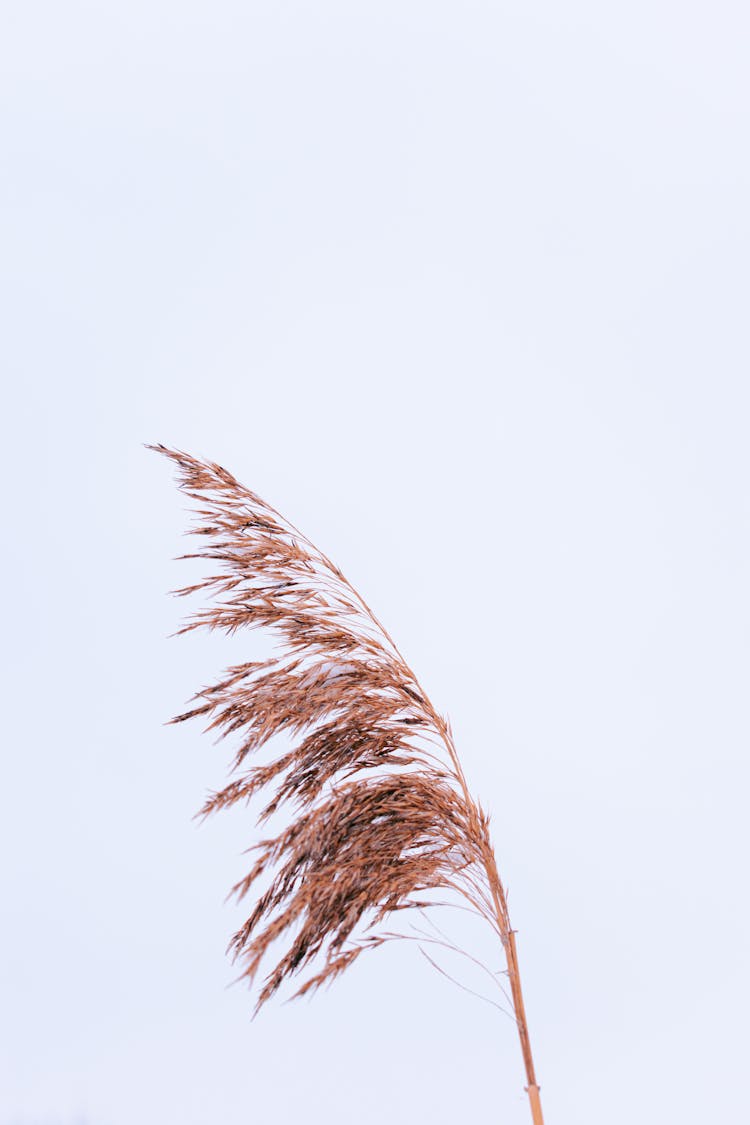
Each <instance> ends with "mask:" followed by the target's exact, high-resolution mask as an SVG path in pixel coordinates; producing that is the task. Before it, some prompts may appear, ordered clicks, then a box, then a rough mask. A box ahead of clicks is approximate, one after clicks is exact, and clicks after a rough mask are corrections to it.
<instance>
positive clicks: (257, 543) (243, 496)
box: [148, 445, 543, 1125]
mask: <svg viewBox="0 0 750 1125" xmlns="http://www.w3.org/2000/svg"><path fill="white" fill-rule="evenodd" d="M148 448H150V449H154V450H155V451H157V452H159V453H163V454H164V455H165V456H167V457H169V458H170V459H171V460H172V461H173V462H174V464H175V465H176V466H177V469H178V472H179V482H180V488H181V489H182V491H183V492H184V493H186V495H187V496H188V497H190V499H191V500H192V501H194V502H195V503H196V504H197V505H198V506H197V508H196V509H195V512H196V515H197V516H198V517H199V519H200V526H198V527H196V528H194V529H193V533H194V534H196V535H198V536H201V537H203V538H204V544H205V545H204V546H203V547H202V549H201V550H198V551H196V552H193V553H191V554H188V555H183V556H181V557H182V558H198V559H209V560H211V561H212V562H214V563H216V564H217V565H218V568H219V571H220V572H219V573H217V574H214V575H212V576H211V577H208V578H205V579H203V580H202V581H200V582H198V583H195V584H193V585H191V586H186V587H184V588H182V589H180V590H177V591H175V592H176V593H177V594H180V595H185V594H192V593H195V592H197V591H206V592H208V593H210V595H211V604H210V605H209V607H208V608H206V609H201V610H199V611H198V612H196V613H194V614H193V615H192V616H191V618H189V620H188V623H187V624H186V625H185V626H184V627H183V628H182V629H181V630H180V632H181V633H185V632H188V631H189V630H192V629H200V628H205V629H221V630H224V631H225V632H227V633H234V632H235V631H236V630H237V629H240V628H242V627H244V626H249V627H251V628H258V627H268V628H270V629H272V630H274V631H275V633H276V634H277V636H279V637H280V638H281V641H282V652H283V655H282V656H280V657H274V658H270V659H268V660H265V661H261V662H256V663H247V664H240V665H237V666H234V667H231V668H229V669H228V670H227V672H226V674H225V677H224V678H223V679H222V680H221V681H220V682H219V683H217V684H215V685H214V686H213V687H208V688H204V689H203V690H202V691H200V692H198V693H197V695H196V696H194V698H193V702H194V703H195V704H196V705H195V706H194V707H192V708H191V709H190V710H189V711H186V712H185V713H184V714H182V715H178V716H177V717H176V718H175V719H173V720H172V722H175V723H179V722H183V721H184V720H185V719H192V718H199V717H202V718H204V719H206V720H208V727H207V729H208V730H216V731H218V732H219V733H220V734H221V736H222V737H223V736H225V735H228V734H231V733H235V732H236V734H237V735H238V737H239V746H238V749H237V751H236V754H235V757H234V762H233V767H232V772H233V774H234V780H232V781H231V782H230V783H229V784H228V785H227V786H226V787H225V788H224V789H222V790H221V791H220V792H218V793H215V794H213V795H212V796H211V797H210V799H209V800H208V801H207V802H206V804H205V805H204V807H203V810H202V813H203V814H204V815H208V814H209V813H212V812H215V811H216V810H218V809H222V808H228V807H230V806H232V805H235V804H237V803H238V802H241V801H247V800H248V799H249V798H251V797H252V796H253V795H254V794H256V793H259V792H261V791H265V792H266V793H269V792H270V799H269V800H268V803H267V804H266V806H265V808H264V809H263V810H262V812H261V814H260V821H261V822H264V821H266V820H267V819H268V818H269V817H270V816H271V815H272V814H273V813H274V812H276V810H277V809H279V807H280V806H282V805H283V804H285V803H287V802H292V803H293V807H294V819H293V820H292V823H291V824H290V825H289V827H287V828H286V829H285V830H283V831H281V832H280V833H279V834H278V835H277V836H275V837H274V838H272V839H268V840H263V841H262V842H261V843H259V844H257V845H256V847H255V849H254V851H255V853H256V858H255V862H254V864H253V865H252V867H251V869H250V871H249V872H248V873H247V875H246V876H245V877H244V878H243V879H242V880H241V881H240V882H239V883H238V884H237V885H236V886H235V887H234V888H233V892H234V893H235V894H236V895H237V897H238V898H239V899H242V898H244V897H245V896H246V895H247V894H248V893H249V892H250V891H251V890H252V889H253V888H254V887H255V885H256V882H257V881H258V880H260V879H261V878H262V877H263V878H265V881H266V883H267V886H266V887H265V889H264V890H263V891H262V892H256V897H255V902H254V905H253V908H252V910H251V912H250V914H249V917H248V918H247V921H246V922H245V923H244V925H243V926H242V927H241V929H240V930H239V931H238V932H237V933H236V934H235V935H234V937H233V938H232V941H231V943H230V949H231V950H232V952H233V954H234V956H235V957H236V958H238V959H239V961H240V962H241V964H242V965H243V970H244V971H243V974H242V975H243V977H246V978H247V979H248V981H250V982H252V981H253V979H254V978H255V976H256V974H257V972H258V969H259V967H260V964H261V962H262V961H263V960H264V958H265V956H266V954H267V953H268V952H269V950H270V948H271V946H272V945H273V944H274V943H275V942H276V941H277V939H286V952H285V953H284V954H283V955H282V956H281V958H280V959H279V960H278V962H277V963H276V965H275V967H274V968H273V969H272V970H271V971H270V972H269V973H268V974H267V976H266V977H265V980H264V981H263V984H262V986H261V989H260V992H259V995H258V999H257V1006H256V1011H257V1008H259V1007H260V1006H261V1005H262V1004H264V1003H265V1002H266V1001H267V1000H268V999H269V998H270V997H271V996H272V995H273V994H274V993H275V992H276V990H277V989H278V988H279V986H280V985H281V984H282V983H283V982H284V981H285V980H286V979H287V978H289V977H291V976H293V975H297V974H301V975H302V976H303V977H304V978H305V979H304V980H303V983H302V984H301V986H300V987H299V988H298V989H297V992H296V993H295V995H296V996H300V995H304V994H305V993H307V992H309V991H310V990H314V989H317V988H319V987H320V986H321V985H322V984H324V983H325V982H328V981H331V980H333V979H334V978H335V977H336V976H338V975H339V974H340V973H342V972H343V971H344V970H345V969H347V968H348V967H349V965H351V964H352V962H353V961H355V960H356V958H357V957H358V956H359V955H360V953H362V952H363V951H364V950H365V949H372V948H374V947H376V946H379V945H382V944H383V942H385V941H388V940H391V939H393V938H399V937H404V935H403V934H397V933H392V932H390V931H388V930H386V929H384V927H383V923H384V922H385V920H386V919H387V917H388V916H389V915H391V914H392V913H393V912H394V911H400V910H405V909H410V908H411V909H422V908H423V907H424V906H425V905H429V904H428V903H427V904H426V903H425V901H424V899H423V898H420V897H419V896H420V894H422V893H424V892H434V891H436V890H444V891H448V892H455V893H457V894H458V895H460V896H462V897H463V900H464V901H465V902H466V903H467V904H468V906H469V908H470V909H471V910H472V911H475V912H476V913H477V914H479V915H480V916H481V917H482V918H484V919H485V920H486V921H487V922H488V923H489V925H490V926H491V927H492V928H493V930H494V931H495V932H496V933H497V935H498V937H499V938H500V941H501V942H502V945H503V948H504V950H505V957H506V961H507V968H508V978H509V982H510V990H511V1000H512V1005H513V1013H514V1019H515V1022H516V1025H517V1028H518V1034H519V1037H520V1041H521V1050H522V1053H523V1060H524V1066H525V1069H526V1079H527V1083H528V1085H527V1087H526V1089H527V1091H528V1094H529V1100H530V1105H531V1113H532V1119H533V1122H534V1125H543V1122H542V1109H541V1102H540V1099H539V1087H538V1086H537V1082H536V1077H535V1074H534V1063H533V1060H532V1055H531V1047H530V1044H529V1035H528V1029H527V1024H526V1015H525V1011H524V1004H523V997H522V994H521V982H520V977H519V972H518V957H517V952H516V941H515V934H514V931H513V930H512V928H511V924H510V918H509V916H508V905H507V900H506V894H505V890H504V888H503V885H502V883H501V881H500V877H499V875H498V871H497V865H496V862H495V855H494V852H493V849H492V844H491V842H490V835H489V819H488V817H487V815H486V814H485V813H484V812H483V810H482V809H481V807H480V806H479V804H477V802H476V801H474V800H473V798H472V797H471V796H470V794H469V791H468V788H467V784H466V779H465V777H464V773H463V770H462V768H461V764H460V762H459V760H458V755H457V753H456V748H455V745H454V742H453V735H452V733H451V729H450V725H449V723H448V721H447V720H446V719H444V718H443V717H442V716H441V715H440V714H438V712H437V711H436V710H435V708H434V707H433V705H432V703H431V702H430V700H429V699H428V698H427V696H426V694H425V692H424V691H423V690H422V688H421V686H420V684H419V682H418V680H417V678H416V676H415V675H414V673H413V672H412V671H411V669H410V668H409V666H408V665H407V664H406V662H405V660H404V658H403V657H402V655H401V653H400V652H399V650H398V648H397V647H396V645H395V644H394V642H393V640H392V639H391V637H390V636H389V634H388V633H387V632H386V630H385V629H384V628H383V626H382V625H381V624H380V622H379V621H378V619H377V618H376V617H375V615H374V614H373V612H372V610H371V609H370V608H369V606H368V605H367V603H366V602H365V601H364V599H363V598H362V597H361V596H360V595H359V594H358V593H357V591H356V590H355V589H354V588H353V587H352V586H351V585H350V583H349V582H348V581H347V579H346V578H345V577H344V575H343V574H342V573H341V571H340V570H339V569H338V567H337V566H335V565H334V564H333V563H332V562H331V561H330V559H328V558H327V557H326V556H325V555H324V554H323V553H322V552H321V551H319V550H318V548H317V547H315V546H314V545H313V544H312V543H311V542H310V541H309V539H307V538H306V536H304V535H303V534H301V532H299V531H298V530H297V529H296V528H295V527H293V526H292V524H290V523H288V522H287V521H286V520H285V519H284V518H283V517H282V516H281V515H280V514H279V513H278V512H277V511H276V510H275V509H274V508H271V507H270V506H269V505H268V504H266V503H265V502H264V501H263V500H261V499H260V497H259V496H256V495H255V493H253V492H250V491H249V490H248V489H247V488H245V487H244V486H243V485H241V484H240V483H239V482H238V481H237V480H235V478H234V477H233V476H232V475H231V474H230V473H228V472H227V471H226V469H223V468H221V466H219V465H216V464H213V463H211V462H206V461H200V460H197V459H196V458H194V457H190V456H189V455H188V454H186V453H181V452H178V451H175V450H171V449H167V448H166V447H165V446H163V445H154V446H149V447H148ZM279 733H281V734H285V735H288V736H289V737H290V738H291V740H292V743H293V748H292V749H291V750H289V751H288V752H286V753H284V754H282V755H281V756H280V757H278V758H277V759H276V760H275V761H273V762H271V763H270V764H268V765H255V766H253V765H249V764H248V762H249V759H250V758H251V755H252V754H253V752H254V751H256V750H257V749H259V748H260V747H261V746H262V745H264V744H265V743H266V742H267V741H268V740H269V739H270V738H272V736H273V735H275V734H279ZM425 940H427V941H429V940H430V939H429V938H427V939H425ZM434 943H435V944H437V945H444V944H446V943H445V942H442V941H439V940H437V939H434ZM449 947H450V948H455V947H454V946H449ZM428 959H429V960H430V961H432V959H431V958H429V957H428ZM432 963H433V964H434V962H432ZM435 967H438V966H435Z"/></svg>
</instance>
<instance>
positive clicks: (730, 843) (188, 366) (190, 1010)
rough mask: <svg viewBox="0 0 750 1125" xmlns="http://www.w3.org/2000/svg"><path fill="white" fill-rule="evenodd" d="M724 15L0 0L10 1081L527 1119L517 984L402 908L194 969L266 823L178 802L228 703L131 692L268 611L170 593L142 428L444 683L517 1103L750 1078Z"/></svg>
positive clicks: (167, 514)
mask: <svg viewBox="0 0 750 1125" xmlns="http://www.w3.org/2000/svg"><path fill="white" fill-rule="evenodd" d="M749 33H750V15H748V9H747V6H746V5H745V4H740V3H739V2H737V3H722V2H721V0H719V2H713V3H711V4H708V3H703V4H695V3H694V4H688V5H685V4H684V3H680V4H678V3H676V2H670V3H667V2H665V0H649V2H648V3H645V2H636V3H628V4H624V3H621V4H615V5H612V4H609V5H602V4H597V3H582V2H578V0H574V2H573V3H569V4H564V5H561V4H559V3H552V2H546V0H545V2H542V3H539V4H535V5H531V6H529V5H523V4H521V5H519V4H514V5H511V4H499V3H488V2H484V3H480V2H475V0H463V2H462V3H460V4H459V3H452V4H448V3H444V2H441V0H430V2H429V3H427V2H419V3H417V2H412V0H398V2H395V0H394V2H391V0H385V2H381V3H378V4H366V5H363V4H352V3H351V2H344V0H340V2H338V3H334V2H331V0H317V2H315V3H309V2H308V3H303V2H301V0H295V2H291V0H289V2H286V0H275V2H274V3H253V2H250V3H242V4H240V3H233V2H228V0H215V2H214V3H212V4H210V5H209V4H207V3H205V2H202V3H198V2H195V0H192V2H191V0H188V2H185V0H183V2H181V3H179V4H178V3H173V2H171V0H169V2H167V0H149V2H148V3H145V2H142V0H135V2H132V3H129V4H95V3H92V2H90V0H89V2H83V0H79V2H69V3H65V4H59V3H49V2H47V3H44V2H34V0H29V2H26V3H24V4H12V3H9V4H7V5H6V6H5V9H4V13H3V18H2V33H1V34H0V138H1V140H2V176H1V178H0V284H2V289H3V292H2V308H3V313H4V315H3V318H2V320H3V328H2V332H1V333H0V363H1V364H2V370H3V374H4V376H5V388H6V389H5V395H4V402H5V410H4V411H3V415H4V427H3V429H4V439H3V453H4V457H5V465H6V469H5V481H6V484H5V489H4V494H5V509H6V510H5V514H4V517H3V519H2V525H3V536H4V543H3V550H2V564H3V574H4V589H5V601H6V625H5V633H6V638H7V643H6V646H5V651H6V670H5V675H4V683H5V687H6V691H7V695H6V700H5V705H4V711H5V716H6V728H7V729H6V738H5V739H4V745H5V749H4V754H3V790H4V794H5V797H4V802H3V805H4V810H3V816H2V821H1V822H0V846H1V848H2V863H1V865H0V911H1V912H2V914H1V917H0V925H1V926H2V948H3V956H2V958H0V997H1V998H2V999H1V1001H0V1125H133V1123H135V1122H137V1123H138V1125H172V1123H174V1125H216V1123H221V1125H265V1123H269V1125H308V1123H309V1125H351V1123H352V1122H357V1123H360V1122H361V1123H362V1125H375V1123H377V1125H381V1123H383V1122H389V1123H394V1125H400V1123H402V1122H404V1123H407V1122H408V1123H422V1122H428V1121H429V1122H430V1123H431V1125H457V1123H459V1122H464V1121H466V1122H469V1121H472V1122H473V1121H487V1122H498V1123H500V1122H502V1123H503V1125H527V1123H528V1120H529V1117H528V1109H527V1104H526V1100H525V1096H524V1093H523V1084H524V1078H523V1069H522V1064H521V1056H520V1051H519V1047H518V1043H517V1040H516V1038H515V1033H514V1028H513V1026H512V1024H511V1023H510V1021H508V1020H507V1019H504V1017H503V1016H501V1015H499V1014H498V1013H497V1012H496V1011H495V1010H494V1009H492V1008H490V1007H489V1006H485V1005H482V1004H481V1003H480V1002H478V1001H476V1000H473V999H472V998H471V997H469V996H466V995H465V994H464V993H462V992H460V991H458V990H456V989H455V988H453V987H452V986H451V985H450V984H449V983H448V982H446V981H444V980H443V979H442V978H440V977H439V976H437V975H436V974H435V973H434V972H433V971H432V970H431V969H430V968H429V966H427V965H426V964H425V963H424V962H423V961H422V960H421V959H420V958H419V956H418V954H417V952H416V951H415V950H413V949H410V948H409V947H407V946H404V947H402V948H397V947H393V948H390V949H387V950H385V951H383V952H377V953H373V954H371V955H370V956H369V957H363V958H362V959H361V960H360V962H359V963H358V965H357V966H356V967H355V968H354V969H353V970H352V971H351V973H350V974H348V975H347V976H346V977H344V978H343V979H341V980H340V981H339V982H338V983H337V984H336V985H335V986H334V987H333V988H332V989H331V990H330V991H329V992H327V993H325V994H322V995H320V996H318V997H317V998H315V999H314V1000H313V1001H311V1002H309V1003H308V1002H303V1003H297V1004H294V1005H283V1004H280V1003H279V1004H274V1005H271V1006H269V1007H268V1008H267V1009H266V1010H265V1011H264V1012H263V1013H262V1015H261V1016H260V1017H259V1018H258V1019H257V1020H256V1021H255V1022H253V1023H251V1022H250V1014H251V1010H252V997H251V996H249V995H248V994H247V993H246V992H245V991H244V990H243V989H242V988H240V987H227V986H228V985H229V983H230V982H231V980H232V979H233V976H234V975H235V971H234V970H233V969H232V967H231V965H230V964H229V962H228V961H227V960H226V958H225V956H224V948H225V945H226V943H227V941H228V939H229V937H230V935H231V933H232V931H233V928H234V927H235V925H236V924H237V922H238V921H239V920H240V917H241V916H240V915H239V914H238V913H237V911H236V908H234V907H232V906H229V905H224V904H223V900H224V896H225V894H226V892H227V891H228V889H229V887H230V886H231V884H232V882H233V881H234V879H235V878H236V877H237V873H238V872H241V871H242V870H243V866H242V865H243V859H242V856H241V855H240V852H241V851H242V849H243V848H246V847H247V846H249V845H250V844H251V843H252V842H253V840H254V839H257V833H256V830H255V828H254V824H253V820H252V817H251V816H250V815H248V814H242V815H238V816H232V817H229V818H228V819H226V820H225V821H223V822H222V821H221V820H218V819H217V820H216V821H215V822H213V823H211V824H208V825H204V826H203V827H199V826H198V825H197V824H196V823H194V822H193V821H192V820H191V817H192V815H193V813H194V812H195V811H196V810H197V809H198V808H199V807H200V805H201V803H202V801H203V799H204V796H205V793H206V791H207V790H208V789H209V788H210V787H212V786H215V785H216V784H217V783H219V782H220V781H221V780H222V779H223V777H224V772H225V768H226V765H227V764H228V760H229V753H230V751H229V749H228V748H227V747H226V746H221V745H220V746H214V745H213V744H212V742H211V739H210V738H208V737H203V736H201V734H200V731H199V729H198V728H197V727H196V729H194V730H193V729H188V728H186V727H180V728H169V727H165V726H163V725H162V724H163V722H164V721H165V720H166V719H168V718H169V717H170V715H172V714H174V713H175V712H176V711H179V710H180V709H181V708H182V705H183V703H184V702H185V700H186V699H187V698H188V697H189V696H190V695H191V694H192V693H193V691H195V690H196V689H197V688H198V687H200V686H201V685H202V684H204V683H206V682H208V681H209V680H210V679H211V677H212V676H213V675H215V674H216V673H217V672H218V671H220V670H221V668H222V667H223V666H224V665H225V664H226V663H229V662H231V661H232V660H234V659H235V658H236V657H237V656H238V654H245V653H247V652H249V651H252V652H256V651H259V650H258V646H259V645H260V644H261V641H260V639H259V638H257V637H255V636H253V637H251V638H243V637H241V636H239V637H237V638H234V639H233V640H232V641H231V642H227V641H226V640H225V639H222V638H218V637H214V638H202V637H191V638H181V639H172V640H168V639H166V638H167V634H169V633H171V632H173V631H174V629H175V628H176V627H177V625H178V622H179V620H180V614H181V611H182V610H183V609H184V608H185V607H184V606H183V605H182V604H181V603H179V602H177V601H175V600H174V599H170V598H168V597H167V596H166V592H167V591H168V590H169V589H170V588H172V587H174V586H177V585H179V584H180V583H181V582H182V581H183V580H184V577H185V576H184V574H183V571H182V569H181V568H180V566H179V565H178V564H177V563H175V562H172V561H171V559H172V558H173V556H175V555H177V554H178V553H180V552H181V551H182V550H183V549H184V545H185V540H183V539H182V538H181V532H182V530H183V528H184V526H185V516H184V514H183V509H184V502H183V501H182V500H181V499H180V498H179V497H178V495H177V493H176V491H175V489H174V487H173V484H172V477H171V472H170V470H169V468H168V466H167V465H166V464H165V463H162V462H160V461H159V460H158V459H157V458H155V457H154V456H153V455H152V454H148V453H146V452H145V451H144V450H143V448H142V445H141V443H142V442H145V441H162V442H165V443H168V444H173V445H176V446H179V447H181V448H184V449H187V450H189V451H190V452H192V453H195V454H197V455H201V456H207V457H210V458H213V459H216V460H218V461H220V462H221V463H222V464H224V465H226V467H227V468H229V469H230V470H231V471H232V472H234V473H235V475H237V476H238V477H239V478H240V479H241V480H242V481H243V482H244V483H246V484H247V485H249V486H250V487H252V488H254V489H255V490H256V491H258V492H260V493H261V495H263V496H265V497H266V498H267V499H268V500H269V501H270V502H271V503H272V504H274V505H275V506H276V507H278V508H279V509H281V510H282V511H283V512H284V513H285V514H287V515H288V516H289V518H290V519H292V520H293V522H294V523H295V524H297V525H298V526H301V527H303V528H304V529H305V530H306V532H307V533H308V534H309V535H310V536H311V537H312V538H313V539H314V540H316V541H317V542H318V544H319V545H320V546H321V547H322V548H323V549H324V550H325V551H326V552H327V553H328V554H329V555H331V556H332V557H333V558H334V559H335V560H336V561H337V562H338V563H339V565H340V566H341V567H342V568H343V569H344V570H345V572H346V573H347V575H348V576H349V577H350V578H351V579H352V580H353V581H354V583H355V584H356V585H357V586H358V587H359V588H360V589H361V591H362V593H363V594H364V596H365V597H366V598H367V600H368V602H370V604H371V605H372V606H373V608H374V609H375V611H376V612H377V613H378V614H379V616H380V617H381V618H382V619H383V620H384V622H385V624H386V625H387V627H388V628H389V630H390V631H391V633H392V634H393V635H394V637H395V638H396V640H397V642H398V644H399V646H400V648H401V649H402V651H404V653H405V655H406V656H407V658H408V659H409V661H410V662H411V664H412V665H413V667H414V669H415V671H416V673H417V675H418V676H419V678H420V680H421V681H422V682H423V683H424V684H425V686H426V687H427V689H428V691H429V692H430V695H431V697H432V699H433V700H434V702H435V703H436V704H437V705H438V706H439V707H440V708H441V709H442V710H444V711H447V712H448V713H449V715H450V717H451V720H452V723H453V727H454V731H455V734H456V740H457V744H458V747H459V752H460V754H461V756H462V760H463V764H464V768H465V771H466V773H467V775H468V778H469V781H470V785H471V787H472V789H473V791H474V792H475V793H476V794H477V795H478V796H479V797H480V798H481V800H482V802H483V804H485V805H486V806H487V807H489V809H490V810H491V811H492V814H493V830H494V838H495V843H496V848H497V853H498V859H499V865H500V870H501V873H502V875H503V877H504V878H505V880H506V882H507V884H508V886H509V888H510V904H511V911H512V916H513V921H514V924H515V926H516V928H517V930H518V942H519V951H520V958H521V971H522V976H523V982H524V988H525V992H526V998H527V1008H528V1017H529V1025H530V1030H531V1037H532V1043H533V1047H534V1051H535V1056H536V1062H537V1071H538V1076H539V1081H540V1083H541V1086H542V1096H543V1101H544V1106H545V1113H546V1119H547V1122H548V1125H602V1123H603V1122H606V1123H607V1125H633V1123H634V1122H638V1123H639V1125H665V1123H667V1122H673V1121H674V1122H680V1125H706V1123H708V1122H712V1121H723V1120H733V1121H743V1120H750V1094H748V1089H747V1083H746V1081H745V1080H744V1072H745V1070H746V1050H747V1010H748V1002H749V1001H750V995H749V994H750V987H749V986H750V980H749V975H750V974H749V973H748V945H749V944H750V943H749V940H748V939H749V938H750V908H749V907H748V904H747V895H746V887H747V882H748V878H747V855H748V830H747V825H746V821H747V800H748V796H747V795H748V782H749V781H750V769H749V768H748V734H749V733H750V714H749V711H748V687H747V685H748V672H749V671H750V668H749V665H750V646H749V642H748V638H749V633H748V627H749V626H750V598H749V597H748V569H749V566H748V564H749V563H750V523H749V519H748V517H749V515H750V499H749V491H748V470H749V469H750V454H749V451H748V445H749V443H748V423H749V420H750V419H749V410H748V408H749V407H750V386H749V383H748V367H749V365H748V360H749V359H750V342H749V340H748V301H749V299H750V284H749V281H750V269H749V266H748V260H749V259H748V249H749V246H748V243H749V241H750V239H749V233H750V221H749V219H748V202H747V201H748V199H750V155H749V151H748V135H749V126H750V121H749V114H748V107H749V104H750V70H749V69H748V66H747V59H748V53H749V50H750V42H749V39H750V34H749ZM480 940H481V939H480ZM483 952H487V951H486V949H483ZM489 955H490V956H499V954H498V951H494V952H490V954H489Z"/></svg>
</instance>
